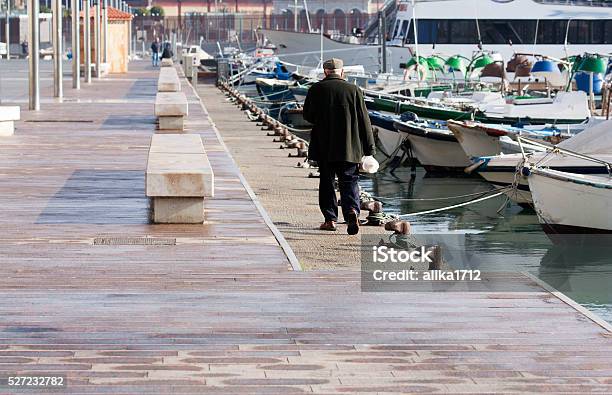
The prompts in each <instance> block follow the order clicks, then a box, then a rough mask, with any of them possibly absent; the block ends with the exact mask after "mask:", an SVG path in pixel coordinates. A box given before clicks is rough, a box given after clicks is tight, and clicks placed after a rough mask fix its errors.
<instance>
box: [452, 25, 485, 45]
mask: <svg viewBox="0 0 612 395" xmlns="http://www.w3.org/2000/svg"><path fill="white" fill-rule="evenodd" d="M448 22H449V27H450V29H449V31H450V43H451V44H476V43H478V32H477V31H476V20H474V19H471V20H470V19H457V20H450V21H448Z"/></svg>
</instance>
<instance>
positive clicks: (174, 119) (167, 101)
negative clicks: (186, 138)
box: [155, 92, 189, 131]
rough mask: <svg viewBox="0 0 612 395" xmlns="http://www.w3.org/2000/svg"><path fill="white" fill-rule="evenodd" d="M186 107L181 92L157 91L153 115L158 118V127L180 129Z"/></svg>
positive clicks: (185, 98)
mask: <svg viewBox="0 0 612 395" xmlns="http://www.w3.org/2000/svg"><path fill="white" fill-rule="evenodd" d="M188 107H189V106H188V105H187V97H185V94H184V93H183V92H158V93H157V96H156V97H155V116H156V117H158V119H159V129H160V130H179V131H182V130H183V127H184V123H183V120H184V118H185V117H186V116H187V113H188Z"/></svg>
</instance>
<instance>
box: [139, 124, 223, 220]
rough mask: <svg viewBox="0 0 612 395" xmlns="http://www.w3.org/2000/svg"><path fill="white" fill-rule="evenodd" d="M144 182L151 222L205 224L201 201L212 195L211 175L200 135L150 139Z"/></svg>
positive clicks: (154, 136) (164, 135)
mask: <svg viewBox="0 0 612 395" xmlns="http://www.w3.org/2000/svg"><path fill="white" fill-rule="evenodd" d="M145 180H146V181H145V183H146V195H147V196H148V197H150V198H152V208H153V215H152V219H153V222H155V223H174V224H183V223H185V224H196V223H203V222H204V219H205V213H204V199H205V198H207V197H213V195H214V175H213V171H212V168H211V166H210V162H209V161H208V157H207V156H206V152H205V151H204V146H203V145H202V139H201V138H200V136H199V135H197V134H156V135H153V137H152V138H151V147H150V148H149V159H148V162H147V172H146V175H145Z"/></svg>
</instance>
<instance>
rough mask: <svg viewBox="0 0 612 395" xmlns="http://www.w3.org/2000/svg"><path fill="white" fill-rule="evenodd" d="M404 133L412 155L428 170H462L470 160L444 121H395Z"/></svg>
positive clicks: (399, 129)
mask: <svg viewBox="0 0 612 395" xmlns="http://www.w3.org/2000/svg"><path fill="white" fill-rule="evenodd" d="M393 126H394V127H395V128H396V129H397V130H398V131H400V132H402V133H405V134H406V136H407V138H408V140H409V141H410V147H411V150H412V153H413V154H414V157H415V158H416V159H417V160H418V161H419V163H420V164H421V165H422V166H423V167H424V168H425V170H427V171H428V172H434V173H435V172H444V171H463V169H464V168H465V167H466V166H468V165H469V164H470V163H471V162H470V161H469V160H468V158H467V156H466V155H465V152H464V151H463V149H462V148H461V145H459V142H458V141H457V139H456V138H455V136H453V134H452V133H451V132H450V131H449V130H448V129H447V128H446V122H444V121H425V120H421V121H419V120H415V121H396V122H394V123H393Z"/></svg>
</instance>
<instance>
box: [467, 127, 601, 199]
mask: <svg viewBox="0 0 612 395" xmlns="http://www.w3.org/2000/svg"><path fill="white" fill-rule="evenodd" d="M591 122H592V123H591V124H590V125H587V127H586V128H585V130H584V131H582V132H581V133H579V134H577V135H576V136H574V137H572V138H569V139H567V140H565V141H562V142H561V143H559V144H558V147H560V148H563V149H567V150H571V151H574V152H580V153H583V154H586V155H589V156H593V157H595V158H597V159H600V160H604V161H612V120H611V121H602V120H597V121H594V122H593V121H591ZM473 162H474V164H473V165H472V166H470V167H469V169H470V171H472V172H475V173H477V174H479V175H480V176H482V177H483V178H484V179H485V180H487V181H488V182H490V183H491V184H493V185H496V186H500V187H507V186H511V185H514V186H515V188H514V189H513V190H511V191H509V192H507V193H506V195H507V196H508V197H510V199H512V200H513V201H514V202H516V203H519V204H523V205H530V204H532V198H531V193H530V190H529V183H528V181H527V178H526V177H525V176H524V175H523V174H522V173H521V171H520V170H521V168H522V167H523V165H526V166H529V165H536V164H538V165H545V166H546V167H548V168H550V169H553V170H558V171H564V172H569V173H576V174H587V175H589V174H591V175H597V174H607V171H606V169H605V168H604V167H602V166H601V165H599V164H597V163H594V162H592V161H588V160H585V159H581V158H577V157H575V156H570V155H565V154H558V155H551V154H550V153H548V152H536V153H533V154H530V155H527V157H526V158H523V155H522V154H510V155H496V156H489V157H480V158H474V159H473Z"/></svg>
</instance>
